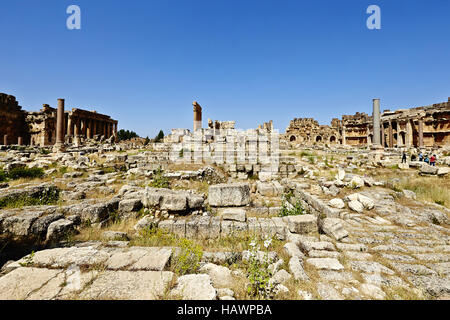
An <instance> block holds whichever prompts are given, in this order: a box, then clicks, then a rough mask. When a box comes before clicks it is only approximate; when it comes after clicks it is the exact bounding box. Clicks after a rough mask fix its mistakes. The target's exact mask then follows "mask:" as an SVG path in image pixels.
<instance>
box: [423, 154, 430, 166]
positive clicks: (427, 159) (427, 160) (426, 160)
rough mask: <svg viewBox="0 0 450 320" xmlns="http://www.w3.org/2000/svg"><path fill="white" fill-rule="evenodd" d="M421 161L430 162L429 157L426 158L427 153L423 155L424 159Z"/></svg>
mask: <svg viewBox="0 0 450 320" xmlns="http://www.w3.org/2000/svg"><path fill="white" fill-rule="evenodd" d="M423 161H424V162H426V163H428V164H430V159H429V158H428V154H426V155H425V159H423Z"/></svg>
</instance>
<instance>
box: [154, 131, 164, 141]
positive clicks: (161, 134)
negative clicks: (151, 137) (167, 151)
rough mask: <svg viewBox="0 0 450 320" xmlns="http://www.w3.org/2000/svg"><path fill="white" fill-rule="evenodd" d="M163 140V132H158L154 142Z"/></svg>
mask: <svg viewBox="0 0 450 320" xmlns="http://www.w3.org/2000/svg"><path fill="white" fill-rule="evenodd" d="M163 138H164V132H163V131H162V130H159V133H158V135H157V136H156V137H155V142H161V140H162V139H163Z"/></svg>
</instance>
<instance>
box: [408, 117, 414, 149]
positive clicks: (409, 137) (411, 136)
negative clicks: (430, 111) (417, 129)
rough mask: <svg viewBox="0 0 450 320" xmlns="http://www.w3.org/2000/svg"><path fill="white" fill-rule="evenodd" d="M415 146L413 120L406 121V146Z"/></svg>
mask: <svg viewBox="0 0 450 320" xmlns="http://www.w3.org/2000/svg"><path fill="white" fill-rule="evenodd" d="M412 144H413V133H412V125H411V120H410V119H408V120H406V146H407V147H412Z"/></svg>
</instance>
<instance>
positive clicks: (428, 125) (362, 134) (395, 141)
mask: <svg viewBox="0 0 450 320" xmlns="http://www.w3.org/2000/svg"><path fill="white" fill-rule="evenodd" d="M373 135H374V130H373V119H372V116H369V115H367V114H366V113H364V112H363V113H360V112H357V113H356V114H355V115H343V116H342V119H341V120H339V119H333V120H332V121H331V126H328V125H319V123H318V122H317V121H315V120H314V119H312V118H296V119H294V120H291V122H290V124H289V126H288V127H287V128H286V133H285V136H284V138H285V139H286V140H287V141H289V142H291V143H294V144H305V145H313V144H315V143H316V144H329V145H334V144H340V145H348V146H354V147H365V146H371V145H372V139H373ZM380 136H381V146H383V147H385V148H394V147H398V148H400V147H443V146H446V145H449V144H450V98H449V100H448V101H447V102H442V103H437V104H433V105H430V106H424V107H416V108H411V109H399V110H396V111H390V110H385V111H384V112H383V113H382V114H381V118H380Z"/></svg>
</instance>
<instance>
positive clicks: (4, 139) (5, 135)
mask: <svg viewBox="0 0 450 320" xmlns="http://www.w3.org/2000/svg"><path fill="white" fill-rule="evenodd" d="M3 144H4V145H5V146H7V145H8V135H7V134H4V135H3Z"/></svg>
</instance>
